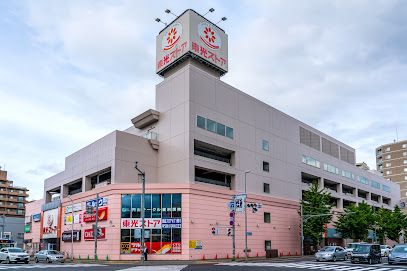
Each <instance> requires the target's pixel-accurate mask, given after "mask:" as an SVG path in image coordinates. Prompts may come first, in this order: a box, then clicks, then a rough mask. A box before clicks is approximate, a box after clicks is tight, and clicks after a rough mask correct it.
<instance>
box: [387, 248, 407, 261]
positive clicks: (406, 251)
mask: <svg viewBox="0 0 407 271" xmlns="http://www.w3.org/2000/svg"><path fill="white" fill-rule="evenodd" d="M388 261H389V264H397V263H407V246H406V245H397V246H395V247H394V248H393V250H392V251H391V252H390V254H389V258H388Z"/></svg>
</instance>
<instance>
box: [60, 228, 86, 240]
mask: <svg viewBox="0 0 407 271" xmlns="http://www.w3.org/2000/svg"><path fill="white" fill-rule="evenodd" d="M80 240H81V231H80V230H74V231H73V241H74V242H79V241H80ZM62 241H64V242H68V241H69V242H71V241H72V231H64V232H63V233H62Z"/></svg>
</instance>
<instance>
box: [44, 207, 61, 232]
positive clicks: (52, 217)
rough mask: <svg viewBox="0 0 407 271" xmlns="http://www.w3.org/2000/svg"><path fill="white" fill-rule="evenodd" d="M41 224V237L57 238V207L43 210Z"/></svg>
mask: <svg viewBox="0 0 407 271" xmlns="http://www.w3.org/2000/svg"><path fill="white" fill-rule="evenodd" d="M43 221H44V222H43V225H42V238H43V239H48V238H57V233H58V208H57V209H52V210H48V211H45V212H44V220H43Z"/></svg>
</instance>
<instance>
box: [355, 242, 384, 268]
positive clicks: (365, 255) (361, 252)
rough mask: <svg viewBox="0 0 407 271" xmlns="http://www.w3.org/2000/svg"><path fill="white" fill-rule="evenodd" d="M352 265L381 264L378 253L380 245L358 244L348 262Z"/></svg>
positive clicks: (380, 256)
mask: <svg viewBox="0 0 407 271" xmlns="http://www.w3.org/2000/svg"><path fill="white" fill-rule="evenodd" d="M350 261H351V262H352V263H361V262H367V263H369V264H372V263H381V262H382V255H381V251H380V245H377V244H359V245H357V246H356V247H355V249H354V250H353V252H352V257H351V260H350Z"/></svg>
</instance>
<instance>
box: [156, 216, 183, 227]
mask: <svg viewBox="0 0 407 271" xmlns="http://www.w3.org/2000/svg"><path fill="white" fill-rule="evenodd" d="M181 224H182V219H181V218H163V219H161V227H162V228H163V229H171V228H177V229H181Z"/></svg>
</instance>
